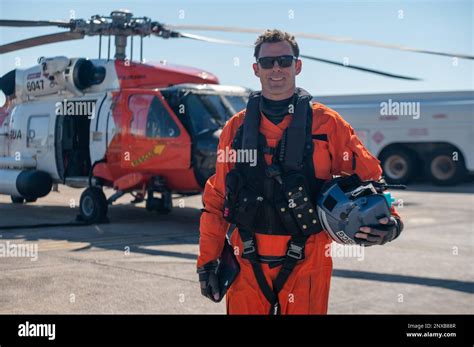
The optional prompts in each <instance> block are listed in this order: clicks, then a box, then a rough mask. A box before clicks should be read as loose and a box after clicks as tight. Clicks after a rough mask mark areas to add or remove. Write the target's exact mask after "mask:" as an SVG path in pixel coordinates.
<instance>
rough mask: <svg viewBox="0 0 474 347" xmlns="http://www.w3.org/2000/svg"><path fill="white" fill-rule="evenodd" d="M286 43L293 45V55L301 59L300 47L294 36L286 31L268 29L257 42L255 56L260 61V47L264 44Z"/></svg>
mask: <svg viewBox="0 0 474 347" xmlns="http://www.w3.org/2000/svg"><path fill="white" fill-rule="evenodd" d="M282 41H286V42H288V43H289V44H290V45H291V48H292V49H293V54H294V56H295V57H297V58H298V57H299V55H300V48H299V47H298V43H297V42H296V39H295V37H294V36H293V35H291V34H290V33H287V32H286V31H282V30H278V29H273V30H270V29H267V30H265V31H264V32H263V33H262V34H261V35H260V36H259V37H257V40H256V41H255V50H254V52H253V56H254V57H255V59H258V55H259V53H260V47H261V46H262V44H263V43H266V42H267V43H272V42H282Z"/></svg>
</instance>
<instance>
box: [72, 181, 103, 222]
mask: <svg viewBox="0 0 474 347" xmlns="http://www.w3.org/2000/svg"><path fill="white" fill-rule="evenodd" d="M79 209H80V213H81V219H82V220H83V221H85V222H87V223H100V222H103V221H105V220H106V216H107V210H108V203H107V198H106V197H105V194H104V192H103V191H102V189H100V188H97V187H89V188H87V189H86V190H84V192H83V193H82V195H81V200H80V203H79Z"/></svg>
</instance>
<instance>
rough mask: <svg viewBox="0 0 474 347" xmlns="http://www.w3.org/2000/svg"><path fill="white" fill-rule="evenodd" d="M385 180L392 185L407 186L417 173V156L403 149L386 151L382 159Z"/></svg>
mask: <svg viewBox="0 0 474 347" xmlns="http://www.w3.org/2000/svg"><path fill="white" fill-rule="evenodd" d="M380 161H381V162H382V169H383V172H384V174H385V180H386V181H387V182H388V183H392V184H406V183H408V182H410V181H411V180H412V179H413V177H414V176H415V173H416V158H415V155H414V154H413V153H412V152H410V151H407V150H405V149H403V148H398V149H397V148H394V149H389V150H387V151H385V152H384V153H383V154H382V156H381V157H380Z"/></svg>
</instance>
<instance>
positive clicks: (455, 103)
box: [313, 91, 474, 185]
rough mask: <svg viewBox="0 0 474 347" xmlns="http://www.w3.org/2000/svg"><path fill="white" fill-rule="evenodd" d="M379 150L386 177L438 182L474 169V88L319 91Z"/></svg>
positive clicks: (323, 99)
mask: <svg viewBox="0 0 474 347" xmlns="http://www.w3.org/2000/svg"><path fill="white" fill-rule="evenodd" d="M313 101H315V102H320V103H322V104H325V105H327V106H329V107H331V108H332V109H334V110H336V111H337V112H339V114H340V115H341V116H342V117H343V118H344V119H345V120H346V121H347V122H349V123H350V124H351V125H352V127H353V128H354V129H355V130H356V132H357V134H358V135H359V137H360V138H361V140H362V141H363V142H364V144H365V145H366V146H367V148H368V149H369V150H370V151H371V152H372V153H373V154H374V155H376V156H377V157H378V158H379V159H380V161H381V165H382V168H383V170H384V174H385V177H386V179H387V181H390V182H392V183H407V182H409V181H411V180H412V179H414V178H416V177H417V176H418V177H419V176H421V175H424V176H425V177H427V178H429V179H430V180H431V181H432V182H433V183H434V184H440V185H449V184H456V183H458V182H461V181H462V180H463V179H464V178H465V177H466V175H467V174H468V173H473V172H474V91H453V92H431V93H401V94H371V95H341V96H321V97H315V98H314V99H313Z"/></svg>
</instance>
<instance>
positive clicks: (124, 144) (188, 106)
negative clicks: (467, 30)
mask: <svg viewBox="0 0 474 347" xmlns="http://www.w3.org/2000/svg"><path fill="white" fill-rule="evenodd" d="M0 26H4V27H35V26H57V27H60V28H66V29H69V30H68V31H65V32H60V33H55V34H50V35H44V36H38V37H33V38H29V39H25V40H21V41H16V42H13V43H9V44H3V45H1V46H0V54H3V53H8V52H12V51H16V50H20V49H24V48H29V47H34V46H39V45H44V44H50V43H55V42H61V41H67V40H77V39H82V38H84V37H86V36H99V37H100V40H99V59H91V60H89V59H85V58H68V57H64V56H59V57H51V58H45V57H41V58H39V59H38V65H36V66H33V67H31V68H28V69H23V70H22V69H15V70H12V71H10V72H8V73H6V74H5V75H4V76H3V77H2V78H1V79H0V89H1V90H2V91H3V92H4V94H5V95H6V103H5V105H4V106H3V107H1V108H0V194H7V195H10V196H11V199H12V202H14V203H24V202H33V201H35V200H36V199H37V198H40V197H44V196H46V195H47V194H48V193H49V192H50V191H51V189H52V187H53V184H58V183H61V184H66V185H69V186H73V187H83V188H85V187H87V188H86V189H85V190H84V192H83V193H82V195H81V200H80V215H81V218H82V220H84V221H86V222H89V223H92V222H101V221H104V220H105V219H106V215H107V208H108V205H110V204H112V203H113V202H114V201H115V200H117V199H118V198H119V197H121V196H123V195H124V194H126V193H131V194H132V195H133V196H134V197H135V200H134V202H141V201H146V208H147V209H148V210H155V211H159V212H162V213H167V212H169V211H170V210H171V208H172V200H171V197H172V194H173V193H178V194H196V193H199V192H201V191H202V189H203V186H204V184H205V182H206V180H207V178H208V177H210V176H211V175H212V174H213V173H214V170H215V161H216V148H217V144H218V138H219V134H220V131H221V128H222V126H223V125H224V123H225V121H226V120H227V119H228V118H229V117H230V116H231V115H232V114H234V113H236V112H237V111H239V110H241V109H243V108H244V107H245V105H246V101H247V96H248V93H249V90H248V89H246V88H243V87H237V86H223V85H220V84H219V81H218V79H217V77H216V76H214V75H213V74H211V73H209V72H205V71H201V70H198V69H194V68H189V67H179V66H172V65H168V64H163V63H160V64H144V63H141V62H142V61H143V37H146V36H150V35H152V36H157V37H161V38H187V39H193V40H200V41H205V42H212V43H221V44H237V45H244V46H248V45H247V44H242V43H239V42H235V41H227V40H221V39H215V38H210V37H206V36H200V35H194V34H189V33H183V32H179V31H176V30H181V29H188V30H212V31H229V32H244V33H245V32H247V33H248V32H250V33H260V32H262V30H260V29H246V28H231V27H210V26H166V25H164V24H162V23H159V22H155V21H151V20H150V19H149V18H146V17H140V18H137V17H133V15H132V13H130V12H129V11H127V10H118V11H113V12H112V13H111V15H110V16H108V17H105V16H98V15H96V16H93V17H91V19H90V20H82V19H71V20H70V21H31V20H0ZM102 36H107V37H108V38H109V40H108V50H107V52H108V53H107V59H101V49H102ZM112 36H113V37H114V44H115V57H114V59H111V58H110V43H111V38H112ZM134 36H138V37H139V38H140V43H141V45H140V62H134V61H133V51H132V48H133V45H131V50H130V56H131V57H130V59H126V53H125V52H126V47H127V41H128V37H130V38H131V40H133V37H134ZM296 36H297V37H302V38H309V39H316V40H328V41H336V42H341V40H342V42H344V43H352V44H360V45H368V46H375V47H384V48H391V49H399V50H406V51H414V52H419V53H428V54H437V55H445V56H456V57H458V58H467V59H473V57H472V56H467V55H461V54H450V53H443V52H433V51H426V50H418V49H414V48H410V47H405V46H394V45H387V44H383V43H377V42H368V41H358V40H353V39H348V38H344V39H342V38H338V37H330V36H321V35H314V34H307V33H299V34H298V33H296ZM301 57H302V58H306V59H311V60H315V61H319V62H323V63H329V64H333V65H339V66H343V67H346V68H350V69H356V70H360V71H364V72H369V73H375V74H379V75H383V76H387V77H392V78H402V79H408V80H416V78H413V77H407V76H401V75H397V74H392V73H387V72H383V71H378V70H374V69H369V68H365V67H360V66H353V65H349V66H347V65H345V64H342V63H339V62H336V61H332V60H327V59H321V58H317V57H313V56H307V55H302V56H301ZM103 187H112V188H113V189H114V190H115V191H116V192H115V193H114V194H113V195H112V196H111V197H110V198H108V199H107V198H106V197H105V195H104V193H103V190H102V188H103ZM155 193H158V194H160V197H159V198H157V197H155Z"/></svg>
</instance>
